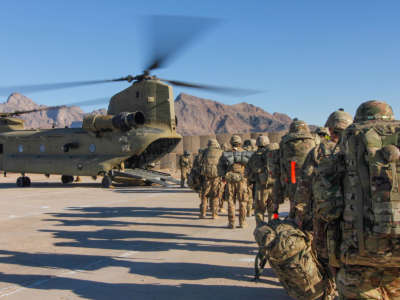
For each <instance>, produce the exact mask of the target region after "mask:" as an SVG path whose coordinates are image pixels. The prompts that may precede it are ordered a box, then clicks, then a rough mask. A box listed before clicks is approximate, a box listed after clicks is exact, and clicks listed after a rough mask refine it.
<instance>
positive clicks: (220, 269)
mask: <svg viewBox="0 0 400 300" xmlns="http://www.w3.org/2000/svg"><path fill="white" fill-rule="evenodd" d="M31 179H32V181H33V185H32V187H30V188H17V187H16V186H15V180H16V175H9V176H8V177H7V178H0V193H1V194H0V226H1V234H0V298H4V299H29V300H34V299H113V300H116V299H230V300H232V299H257V298H258V299H274V300H275V299H276V300H280V299H289V297H288V296H286V294H285V292H284V291H283V290H282V288H281V286H280V284H279V283H278V281H277V279H276V277H275V276H274V275H273V273H272V271H271V270H270V269H267V270H265V271H264V276H263V279H262V281H261V282H259V283H254V282H253V281H252V278H253V274H254V270H253V264H254V256H255V253H256V252H255V251H256V244H255V243H254V239H253V235H252V231H253V229H254V220H253V218H251V219H250V220H249V226H248V227H247V228H245V229H235V230H230V229H227V228H226V225H227V218H226V216H223V217H221V218H219V219H217V220H211V219H199V218H198V202H199V200H198V198H197V195H196V194H194V193H192V192H191V191H190V190H189V189H180V188H170V189H165V188H159V187H116V188H115V189H110V190H104V189H102V188H100V187H99V186H100V180H98V181H97V182H94V181H92V180H91V179H85V178H83V182H82V183H76V184H73V185H69V186H63V185H62V184H61V183H59V180H60V179H59V176H54V177H52V178H50V179H47V178H45V177H44V176H32V177H31Z"/></svg>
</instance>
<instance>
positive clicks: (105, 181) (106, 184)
mask: <svg viewBox="0 0 400 300" xmlns="http://www.w3.org/2000/svg"><path fill="white" fill-rule="evenodd" d="M111 185H112V179H111V177H110V176H109V175H104V177H103V180H102V181H101V186H102V187H103V188H106V189H108V188H109V187H111Z"/></svg>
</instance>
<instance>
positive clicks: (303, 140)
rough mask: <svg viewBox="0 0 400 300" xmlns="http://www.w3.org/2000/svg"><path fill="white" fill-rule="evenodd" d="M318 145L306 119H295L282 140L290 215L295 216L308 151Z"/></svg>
mask: <svg viewBox="0 0 400 300" xmlns="http://www.w3.org/2000/svg"><path fill="white" fill-rule="evenodd" d="M315 145H316V143H315V137H314V136H313V135H312V134H311V133H310V129H309V128H308V125H307V124H306V122H304V121H300V120H298V119H293V122H292V123H291V124H290V128H289V133H287V134H286V135H284V136H283V137H282V140H281V142H280V165H281V184H282V188H283V190H284V196H285V198H289V201H290V212H289V217H291V218H293V216H294V213H293V209H294V193H295V192H296V186H297V182H298V180H299V179H300V170H301V167H302V166H303V163H304V160H305V159H306V156H307V154H308V152H310V150H311V149H312V148H314V147H315Z"/></svg>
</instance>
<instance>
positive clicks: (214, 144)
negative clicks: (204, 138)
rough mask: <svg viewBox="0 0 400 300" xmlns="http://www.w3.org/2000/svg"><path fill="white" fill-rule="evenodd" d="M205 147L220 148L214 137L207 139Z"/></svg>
mask: <svg viewBox="0 0 400 300" xmlns="http://www.w3.org/2000/svg"><path fill="white" fill-rule="evenodd" d="M207 147H208V148H211V147H213V148H220V146H219V143H218V141H217V140H216V139H209V140H208V143H207Z"/></svg>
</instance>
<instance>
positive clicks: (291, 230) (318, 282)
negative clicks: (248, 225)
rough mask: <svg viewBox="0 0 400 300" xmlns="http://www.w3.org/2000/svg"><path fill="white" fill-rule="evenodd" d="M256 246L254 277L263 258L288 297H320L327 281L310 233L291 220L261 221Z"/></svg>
mask: <svg viewBox="0 0 400 300" xmlns="http://www.w3.org/2000/svg"><path fill="white" fill-rule="evenodd" d="M254 237H255V239H256V242H257V244H258V246H259V252H258V254H257V257H256V262H255V269H256V278H257V277H258V276H259V275H260V274H261V272H260V271H261V270H260V268H263V267H264V265H265V263H266V261H268V263H269V264H270V266H271V268H272V269H273V270H274V272H275V274H276V275H277V277H278V278H279V280H280V282H281V284H282V285H283V287H284V288H285V290H286V292H287V293H288V295H289V296H290V297H293V298H294V299H298V300H313V299H318V298H320V297H321V296H322V295H323V294H324V291H325V289H326V288H327V287H328V285H329V282H328V280H327V279H326V278H327V277H326V275H325V273H324V270H323V268H322V266H321V265H320V264H319V262H318V260H317V258H316V257H315V255H314V253H313V250H312V248H311V244H312V236H311V235H310V234H307V233H305V232H303V231H301V230H300V229H299V228H298V227H297V225H296V224H295V223H294V222H292V221H290V220H279V219H275V220H272V221H270V222H269V223H265V222H262V223H260V225H259V226H257V228H256V229H255V231H254Z"/></svg>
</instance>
